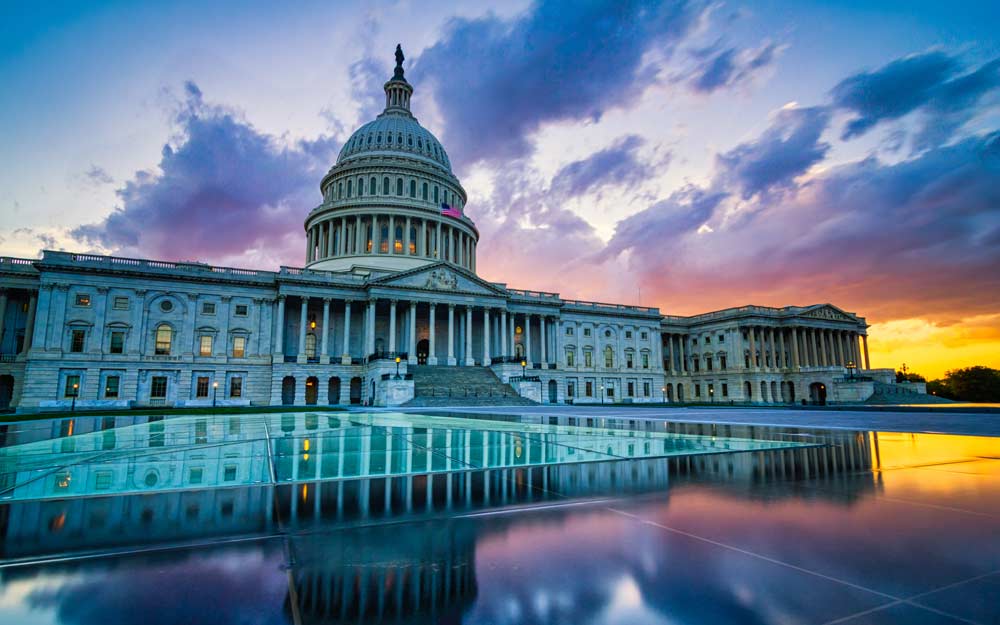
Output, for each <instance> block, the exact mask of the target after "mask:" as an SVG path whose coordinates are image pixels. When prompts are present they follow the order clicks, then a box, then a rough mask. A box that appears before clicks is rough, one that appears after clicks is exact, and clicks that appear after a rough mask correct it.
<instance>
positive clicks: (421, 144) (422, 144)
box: [417, 137, 424, 151]
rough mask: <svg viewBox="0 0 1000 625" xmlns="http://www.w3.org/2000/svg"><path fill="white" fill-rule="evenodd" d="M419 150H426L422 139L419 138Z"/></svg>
mask: <svg viewBox="0 0 1000 625" xmlns="http://www.w3.org/2000/svg"><path fill="white" fill-rule="evenodd" d="M417 149H418V150H420V151H423V149H424V142H423V141H421V140H420V137H417Z"/></svg>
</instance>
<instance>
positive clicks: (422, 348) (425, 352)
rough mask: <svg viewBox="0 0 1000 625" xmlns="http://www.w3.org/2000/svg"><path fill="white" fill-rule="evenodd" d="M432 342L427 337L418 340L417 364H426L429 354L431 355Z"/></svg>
mask: <svg viewBox="0 0 1000 625" xmlns="http://www.w3.org/2000/svg"><path fill="white" fill-rule="evenodd" d="M430 348H431V344H430V341H428V340H427V339H421V340H419V341H417V364H418V365H426V364H427V356H429V355H430V354H429V352H430Z"/></svg>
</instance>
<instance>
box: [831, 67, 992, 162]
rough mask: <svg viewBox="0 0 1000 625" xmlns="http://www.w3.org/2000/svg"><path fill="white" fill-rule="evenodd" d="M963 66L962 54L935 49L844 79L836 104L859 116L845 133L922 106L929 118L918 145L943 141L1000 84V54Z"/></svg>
mask: <svg viewBox="0 0 1000 625" xmlns="http://www.w3.org/2000/svg"><path fill="white" fill-rule="evenodd" d="M963 71H964V67H963V64H962V63H961V62H960V61H959V59H958V58H957V57H954V56H951V55H948V54H946V53H945V52H940V51H934V52H926V53H924V54H918V55H913V56H908V57H905V58H901V59H897V60H895V61H892V62H891V63H889V64H888V65H885V66H883V67H880V68H879V69H877V70H875V71H872V72H861V73H859V74H855V75H854V76H850V77H848V78H845V79H844V80H842V81H841V82H840V83H839V84H837V86H835V87H834V88H833V90H832V92H831V94H832V97H833V102H834V105H835V106H836V107H838V108H840V109H843V110H846V111H849V112H851V113H853V114H854V115H855V116H854V117H853V118H852V119H851V120H850V121H848V123H847V125H846V126H845V127H844V130H843V133H842V135H841V138H842V139H845V140H846V139H851V138H853V137H858V136H861V135H863V134H865V133H866V132H868V131H869V130H871V129H872V128H874V127H875V126H877V125H878V124H879V123H882V122H884V121H889V120H894V119H899V118H901V117H903V116H904V115H908V114H909V113H912V112H914V111H918V110H923V111H925V112H926V113H927V115H928V118H927V119H926V120H925V124H924V126H923V129H922V130H921V131H920V133H919V135H918V138H917V144H916V146H915V147H917V148H920V149H924V148H928V147H933V146H935V145H940V144H941V143H943V142H945V141H947V140H948V139H950V138H951V136H952V135H953V133H954V131H955V130H957V129H958V128H959V127H960V126H961V125H962V124H964V123H965V122H966V121H968V120H969V119H970V118H971V117H972V115H973V114H974V113H975V109H974V106H975V104H976V103H977V102H978V101H979V99H980V98H981V97H982V96H983V95H985V94H986V93H988V92H990V91H992V90H994V89H996V88H997V87H1000V59H995V60H993V61H990V62H989V63H986V64H985V65H983V66H982V67H980V68H978V69H976V70H975V71H972V72H969V73H964V74H963V73H962V72H963Z"/></svg>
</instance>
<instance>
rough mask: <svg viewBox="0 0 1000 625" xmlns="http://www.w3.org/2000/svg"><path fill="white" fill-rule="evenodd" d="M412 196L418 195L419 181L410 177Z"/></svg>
mask: <svg viewBox="0 0 1000 625" xmlns="http://www.w3.org/2000/svg"><path fill="white" fill-rule="evenodd" d="M410 197H417V181H416V180H413V179H410Z"/></svg>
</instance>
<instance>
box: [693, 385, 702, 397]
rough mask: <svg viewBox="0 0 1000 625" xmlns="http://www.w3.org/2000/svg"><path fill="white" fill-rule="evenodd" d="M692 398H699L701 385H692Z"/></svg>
mask: <svg viewBox="0 0 1000 625" xmlns="http://www.w3.org/2000/svg"><path fill="white" fill-rule="evenodd" d="M694 396H695V397H701V384H695V385H694Z"/></svg>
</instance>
